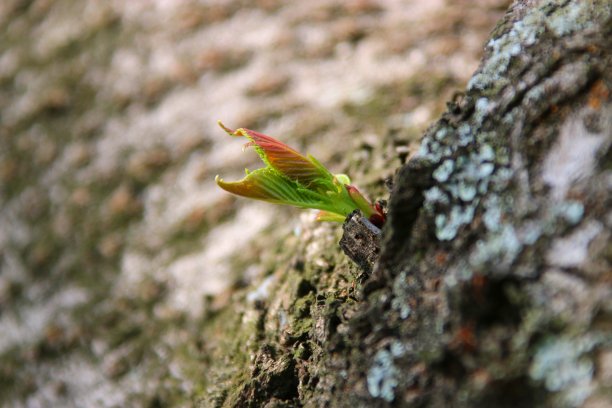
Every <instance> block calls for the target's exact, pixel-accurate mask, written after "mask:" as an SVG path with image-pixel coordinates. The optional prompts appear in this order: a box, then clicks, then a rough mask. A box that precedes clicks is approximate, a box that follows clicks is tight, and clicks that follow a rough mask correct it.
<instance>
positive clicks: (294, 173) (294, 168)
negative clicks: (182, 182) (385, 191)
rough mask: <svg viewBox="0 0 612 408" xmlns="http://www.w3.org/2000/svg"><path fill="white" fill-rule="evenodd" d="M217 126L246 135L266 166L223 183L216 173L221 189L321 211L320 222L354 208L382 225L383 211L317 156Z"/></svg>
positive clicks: (258, 135)
mask: <svg viewBox="0 0 612 408" xmlns="http://www.w3.org/2000/svg"><path fill="white" fill-rule="evenodd" d="M219 126H221V128H223V130H225V132H226V133H227V134H228V135H230V136H239V137H240V136H242V137H246V138H247V139H248V140H249V142H248V143H247V144H246V145H245V147H249V146H253V147H254V148H255V151H256V152H257V153H258V154H259V156H260V157H261V159H262V161H263V162H264V164H265V165H266V167H264V168H261V169H257V170H255V171H253V172H250V171H248V170H247V171H246V176H245V177H244V178H243V179H242V180H239V181H234V182H225V181H224V180H223V179H221V178H220V177H219V176H216V177H215V181H216V182H217V184H218V185H219V187H221V188H222V189H224V190H226V191H228V192H230V193H233V194H236V195H239V196H243V197H248V198H253V199H256V200H263V201H267V202H270V203H275V204H287V205H292V206H295V207H299V208H314V209H318V210H321V211H320V212H319V215H318V217H317V219H318V220H321V221H336V222H343V221H344V219H345V218H346V216H347V215H349V214H350V213H351V212H353V211H354V210H355V209H359V210H361V212H362V213H363V214H364V215H365V216H366V217H368V218H370V220H371V221H372V222H374V223H375V224H377V225H379V226H380V225H382V223H383V222H384V219H385V214H384V212H383V211H382V208H381V207H379V206H373V205H372V204H371V203H370V202H369V201H368V200H367V199H366V198H365V197H364V196H363V195H362V194H361V193H360V192H359V190H357V188H355V187H354V186H352V185H350V184H349V183H350V179H349V178H348V176H346V175H344V174H337V175H334V174H332V173H331V172H330V171H329V170H327V169H326V168H325V167H324V166H323V165H322V164H321V163H319V161H318V160H317V159H315V158H314V157H312V156H310V155H307V156H304V155H302V154H300V153H299V152H297V151H296V150H294V149H292V148H291V147H289V146H287V145H286V144H284V143H282V142H280V141H278V140H276V139H274V138H272V137H270V136H267V135H264V134H262V133H259V132H255V131H253V130H249V129H244V128H240V129H237V130H232V129H229V128H227V127H225V126H224V125H223V124H222V123H221V122H219Z"/></svg>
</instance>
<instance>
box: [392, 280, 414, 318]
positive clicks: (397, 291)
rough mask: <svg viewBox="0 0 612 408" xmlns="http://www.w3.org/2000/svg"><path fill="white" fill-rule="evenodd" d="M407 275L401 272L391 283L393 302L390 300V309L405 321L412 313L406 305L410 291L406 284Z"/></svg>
mask: <svg viewBox="0 0 612 408" xmlns="http://www.w3.org/2000/svg"><path fill="white" fill-rule="evenodd" d="M407 279H408V273H407V272H406V271H402V273H400V274H399V276H398V277H397V278H396V279H395V281H393V300H391V308H393V310H395V311H397V312H398V313H399V315H400V318H401V319H407V318H408V317H410V314H411V313H412V308H411V307H410V305H409V304H408V300H409V299H410V298H411V296H412V294H411V290H410V287H409V286H408V283H407Z"/></svg>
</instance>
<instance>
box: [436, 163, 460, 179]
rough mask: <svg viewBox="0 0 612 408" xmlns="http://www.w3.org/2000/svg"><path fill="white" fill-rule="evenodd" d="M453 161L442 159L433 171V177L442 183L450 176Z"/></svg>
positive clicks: (453, 165)
mask: <svg viewBox="0 0 612 408" xmlns="http://www.w3.org/2000/svg"><path fill="white" fill-rule="evenodd" d="M454 168H455V163H453V161H452V160H448V159H447V160H444V161H443V162H442V164H441V165H440V166H439V167H438V168H437V169H436V170H435V171H434V172H433V178H435V179H436V180H438V181H439V182H440V183H444V182H445V181H446V180H448V178H449V177H450V175H451V173H452V172H453V169H454Z"/></svg>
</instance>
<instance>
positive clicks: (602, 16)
mask: <svg viewBox="0 0 612 408" xmlns="http://www.w3.org/2000/svg"><path fill="white" fill-rule="evenodd" d="M611 27H612V24H611V19H610V4H609V2H606V1H584V2H570V1H518V2H516V3H514V4H513V5H512V7H511V8H510V9H509V10H508V12H507V14H506V16H505V17H504V19H503V20H502V21H501V22H500V23H499V25H498V26H497V28H496V29H495V30H494V32H493V33H492V36H491V39H490V41H489V42H488V43H487V46H486V55H485V57H484V58H483V60H482V64H481V66H480V68H479V69H478V71H477V72H476V73H475V75H474V76H473V78H472V79H471V81H470V82H469V84H468V87H467V89H466V91H465V93H464V94H463V95H461V96H460V97H458V98H457V99H456V100H455V101H454V102H452V103H449V105H448V111H447V112H446V113H445V114H444V115H443V116H442V118H441V119H440V120H438V121H437V122H436V123H435V124H434V125H432V126H431V127H430V128H429V130H428V131H427V132H426V134H425V136H424V138H423V141H422V145H421V150H420V151H419V153H418V154H417V156H416V157H414V158H412V159H411V160H410V161H409V162H408V164H407V165H406V166H405V167H403V168H402V169H401V170H400V171H399V173H398V175H397V178H396V181H395V187H394V191H393V193H392V194H391V200H390V204H389V210H390V211H389V221H388V224H387V225H386V227H385V230H384V240H383V248H382V255H381V259H380V262H379V263H378V266H377V267H376V268H375V270H374V272H373V274H372V276H371V277H369V278H368V279H367V280H366V282H365V283H364V284H363V286H360V287H358V288H357V290H356V292H355V293H346V296H344V297H342V296H330V295H329V293H328V292H327V291H326V290H325V287H324V286H323V285H322V283H324V282H322V280H321V279H320V276H321V274H323V273H325V271H323V270H318V271H314V272H313V271H312V270H310V271H306V272H305V273H302V274H301V275H300V276H299V277H295V279H296V282H294V283H293V284H292V285H289V286H284V287H281V288H280V289H279V292H277V294H276V295H274V296H279V298H282V294H283V293H284V294H287V293H289V295H288V296H287V297H286V298H285V300H284V301H285V302H288V303H287V304H286V305H285V306H284V310H289V311H290V312H291V313H290V315H291V316H293V318H294V319H296V320H294V321H290V322H288V323H285V324H283V323H281V324H280V325H279V324H278V323H273V322H276V321H278V320H279V313H280V314H282V310H283V307H280V303H279V302H282V301H280V300H270V302H271V303H270V304H266V305H265V306H264V309H263V311H262V312H261V314H260V315H259V323H258V325H259V327H260V329H261V330H260V334H259V336H258V338H259V341H257V342H256V343H255V344H259V346H257V347H256V348H255V349H254V359H253V360H252V362H251V363H250V369H249V371H248V372H246V373H244V377H242V378H241V379H239V380H236V379H234V380H231V381H229V382H228V383H227V385H225V386H223V385H221V386H220V387H219V391H218V393H217V394H216V395H217V396H218V397H217V400H216V401H217V405H218V406H253V407H256V406H267V407H281V406H313V407H314V406H317V407H324V406H331V407H349V406H353V407H384V406H427V407H449V406H456V407H473V406H483V407H492V406H495V407H504V406H507V407H514V406H557V407H559V406H582V405H586V406H592V407H595V406H605V405H606V403H609V401H610V393H611V391H612V390H611V389H610V370H611V369H612V368H611V366H610V355H611V353H612V351H611V349H610V345H611V344H610V340H611V338H610V324H611V322H612V314H611V313H612V291H611V286H610V278H611V275H610V271H611V269H610V258H609V257H610V227H611V226H612V213H611V212H610V209H611V205H610V204H611V202H610V200H611V199H610V187H611V185H610V177H611V174H610V165H611V162H610V160H611V156H610V146H611V142H612V137H611V136H612V106H611V105H610V90H611V86H612V82H611V81H612V77H611V74H610V73H611V70H610V56H611V54H610V50H611V45H612V44H611V43H610V38H611V32H610V29H611ZM425 80H426V79H425ZM334 273H336V271H334ZM327 279H329V278H327ZM325 283H328V282H325ZM279 294H280V295H279ZM295 310H298V311H299V312H298V313H295ZM281 320H282V318H281ZM274 333H282V334H281V335H280V338H278V337H276V335H275V334H274ZM205 405H206V403H203V406H205Z"/></svg>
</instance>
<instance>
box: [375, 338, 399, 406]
mask: <svg viewBox="0 0 612 408" xmlns="http://www.w3.org/2000/svg"><path fill="white" fill-rule="evenodd" d="M405 353H406V348H405V346H404V345H403V344H402V343H400V342H398V341H394V342H393V343H391V345H390V347H389V349H388V350H387V349H386V348H384V349H381V350H378V351H377V352H376V355H375V356H374V364H373V365H372V366H371V367H370V370H369V371H368V378H367V384H368V391H369V392H370V395H371V396H373V397H374V398H382V399H384V400H385V401H388V402H391V401H393V400H394V399H395V388H396V387H397V386H398V385H399V381H400V378H401V375H402V372H401V370H400V369H399V367H397V366H396V365H395V363H394V360H395V359H397V358H400V357H402V356H403V355H404V354H405Z"/></svg>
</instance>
